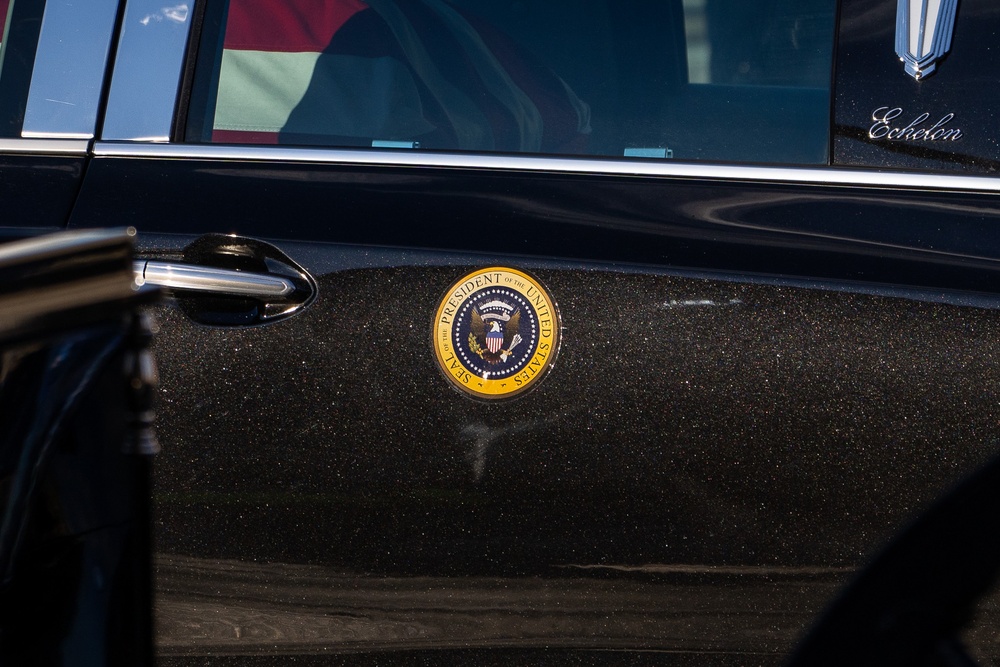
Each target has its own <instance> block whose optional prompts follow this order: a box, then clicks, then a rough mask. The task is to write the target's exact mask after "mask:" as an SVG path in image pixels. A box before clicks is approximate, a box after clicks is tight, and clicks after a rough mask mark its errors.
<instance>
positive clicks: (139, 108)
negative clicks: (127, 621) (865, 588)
mask: <svg viewBox="0 0 1000 667" xmlns="http://www.w3.org/2000/svg"><path fill="white" fill-rule="evenodd" d="M914 7H916V3H915V4H914ZM941 7H942V8H943V9H942V10H947V9H949V8H952V9H953V7H952V6H951V5H948V4H947V3H941ZM912 12H916V13H912ZM838 16H839V21H838ZM897 16H903V17H904V18H905V19H906V21H910V23H912V24H913V25H917V26H919V25H925V27H926V26H928V25H940V26H945V27H947V26H948V25H950V24H949V19H948V16H950V15H942V16H940V17H939V16H935V17H929V16H928V15H927V13H926V11H925V12H924V14H921V13H920V12H919V11H918V10H911V9H910V5H909V4H908V3H906V2H905V1H901V2H892V1H886V0H880V1H879V2H877V3H874V4H873V3H860V2H854V1H853V0H851V1H849V2H843V3H841V6H840V7H837V6H836V3H834V2H827V1H823V0H816V1H814V2H806V3H802V2H799V3H790V2H773V3H761V4H755V5H752V6H751V5H746V4H745V3H736V2H728V3H727V2H716V1H706V2H698V1H694V0H692V1H689V2H688V1H686V2H683V3H681V2H671V3H656V4H655V6H651V5H650V3H640V2H616V3H605V2H598V1H594V2H591V3H588V4H587V7H586V9H585V10H581V9H580V7H579V4H578V3H575V2H574V3H569V2H565V3H563V2H555V3H545V4H544V6H542V5H540V4H537V3H516V2H515V3H489V2H473V1H471V0H470V1H468V2H455V3H444V2H440V1H438V0H426V1H425V2H420V3H416V2H414V3H394V2H388V1H385V0H376V1H372V2H360V1H354V0H351V1H347V0H344V1H341V2H329V3H325V4H322V5H314V4H309V3H305V2H284V3H271V2H261V3H248V2H243V1H238V0H230V2H228V3H225V2H205V1H204V0H202V1H200V2H197V3H186V4H183V5H181V4H178V5H176V6H172V7H163V6H162V4H161V3H153V2H148V1H141V2H140V1H136V0H132V1H130V2H128V3H126V5H125V7H124V14H123V18H122V24H121V25H122V28H121V33H120V36H119V39H118V42H117V51H116V59H115V63H114V68H113V73H112V77H111V82H110V86H109V92H108V95H107V103H106V105H107V106H106V109H105V113H104V124H103V127H102V130H101V133H100V137H99V140H98V141H97V142H96V143H95V145H94V147H93V150H92V154H93V158H92V160H91V162H90V164H89V166H88V169H87V172H86V177H85V181H84V184H83V187H82V190H81V193H80V196H79V199H78V201H77V202H76V205H75V208H74V210H73V216H72V219H71V223H70V226H72V227H89V226H104V225H133V226H135V227H136V228H137V229H138V230H139V239H140V240H139V243H140V250H141V252H142V259H141V262H140V263H139V264H138V266H137V270H138V271H139V272H140V273H141V274H142V275H143V276H145V277H146V278H147V279H149V280H151V281H154V282H161V283H162V284H165V285H167V286H168V287H170V288H171V290H172V291H173V294H174V301H173V303H172V304H171V305H168V306H165V307H163V308H161V309H158V310H157V313H156V314H157V319H158V320H159V327H160V331H159V336H158V339H157V343H156V346H157V353H158V355H159V359H160V365H161V373H162V385H161V393H160V403H159V408H158V410H159V417H160V421H159V424H160V427H159V428H160V438H161V441H162V444H163V454H162V456H161V458H160V460H159V462H158V476H157V489H156V495H155V500H156V503H157V508H158V518H157V524H156V527H157V539H158V558H157V564H158V565H157V568H158V569H157V581H158V586H159V602H158V608H157V609H158V617H159V632H160V635H159V637H160V638H159V641H160V652H161V656H162V657H163V659H164V660H165V661H166V664H192V663H193V661H204V660H209V659H210V660H214V661H215V662H212V663H211V664H229V663H227V662H226V661H227V660H230V661H236V660H239V659H242V658H239V657H237V656H245V655H248V654H254V655H258V656H259V657H260V658H259V659H261V660H265V662H266V664H284V662H282V661H286V662H287V661H292V660H295V659H306V658H307V657H308V658H309V659H312V660H315V661H317V662H320V663H322V661H323V660H327V659H329V660H330V661H334V660H357V661H360V662H364V661H369V660H375V659H382V658H385V657H386V656H391V658H388V659H394V660H402V661H406V660H423V659H429V660H437V661H468V660H480V661H482V660H498V661H514V662H523V661H536V660H542V659H549V660H553V661H573V660H577V661H579V660H587V661H591V662H602V661H604V662H611V661H615V660H628V661H632V660H643V659H648V660H651V661H656V660H659V659H660V658H661V657H662V655H663V654H660V653H655V654H646V653H642V651H645V650H649V649H653V650H655V651H664V652H667V653H670V652H683V653H685V654H691V655H698V656H702V657H704V658H705V659H707V660H716V661H720V660H721V661H724V660H732V661H734V662H735V663H738V664H747V661H749V660H757V661H759V662H762V663H774V662H776V661H779V660H780V659H781V656H782V655H784V653H785V652H786V651H787V650H788V648H789V647H790V646H791V644H792V642H793V641H794V637H795V635H796V633H797V632H798V631H799V630H800V629H801V628H802V627H804V625H805V623H806V622H807V621H808V619H809V617H810V616H811V614H813V613H814V612H815V611H817V610H818V608H819V606H820V605H821V603H822V601H823V599H824V598H825V597H826V596H827V595H828V594H829V592H830V591H831V590H832V589H833V588H834V586H835V585H836V583H838V582H839V581H840V580H842V579H843V578H844V577H846V576H848V575H849V573H850V572H852V571H853V569H854V568H855V567H857V566H858V565H859V564H860V563H861V562H863V560H864V558H865V555H866V554H867V553H869V552H870V551H871V550H872V549H874V548H875V547H876V546H877V545H879V544H880V543H881V542H882V541H883V540H885V539H886V537H887V536H888V535H889V534H890V533H891V532H892V530H893V529H894V528H896V527H898V526H899V525H900V524H901V523H902V522H904V521H905V519H906V517H907V516H909V515H910V513H911V512H913V511H915V510H917V509H918V508H920V507H922V506H924V505H925V504H926V503H927V502H929V500H930V499H931V498H932V497H934V496H935V495H936V494H937V493H938V492H939V491H940V490H941V489H942V488H944V487H946V486H947V485H948V484H950V483H951V482H953V481H954V480H956V479H958V478H959V477H960V476H962V475H963V474H964V473H965V472H966V471H968V470H970V469H972V468H974V467H975V466H976V465H977V464H978V463H980V462H982V461H984V460H985V459H986V458H988V457H989V455H990V454H991V453H992V452H994V451H995V447H996V423H997V417H998V414H997V405H998V401H997V394H996V389H995V387H996V382H995V379H996V374H997V370H996V368H995V364H994V359H995V358H996V355H997V352H998V351H997V343H996V340H995V336H994V330H995V329H996V323H997V312H996V305H997V297H996V278H997V267H998V265H997V257H998V255H997V252H998V249H997V248H996V238H997V237H996V235H995V233H994V232H993V229H992V226H993V224H994V222H995V220H996V219H997V215H998V208H997V205H996V192H997V189H998V186H997V182H996V180H995V179H994V178H993V177H991V176H990V175H989V171H990V170H989V168H988V166H987V168H984V167H983V165H984V164H987V163H984V162H982V161H976V160H970V159H967V154H966V153H964V152H963V151H962V150H958V149H959V148H963V147H965V146H967V145H968V143H971V142H966V143H958V142H957V139H958V137H956V135H955V134H954V133H950V134H948V135H947V138H948V141H951V143H941V142H942V141H943V137H944V135H945V133H948V132H950V131H951V130H954V129H955V128H956V127H958V123H966V122H967V123H969V124H966V125H964V126H962V127H961V129H962V131H963V134H962V137H963V138H964V137H966V136H971V134H972V130H970V129H969V128H970V127H972V126H973V125H974V124H979V126H980V127H984V125H983V123H985V121H984V120H983V118H984V117H985V116H982V113H983V112H982V106H981V105H979V103H977V105H978V106H976V112H975V114H979V115H975V114H973V112H971V111H970V116H969V117H968V120H967V121H966V119H965V117H964V116H961V115H960V114H959V112H957V111H952V109H953V108H957V107H952V106H951V105H957V104H959V103H960V102H961V100H962V94H961V93H960V92H958V91H959V90H964V87H965V86H967V85H969V82H972V83H973V84H975V83H981V82H982V81H983V79H981V78H979V77H980V76H981V74H977V72H979V73H981V72H989V71H992V70H991V69H990V68H991V67H992V64H991V63H992V62H993V61H992V60H991V59H995V57H996V56H995V55H994V54H993V53H992V52H991V51H989V49H985V50H984V47H982V45H983V44H985V43H987V42H986V41H983V40H976V39H972V38H968V39H966V38H965V37H962V39H959V37H960V36H962V35H964V34H966V33H968V32H970V31H971V32H973V33H975V32H979V31H987V32H989V31H992V30H995V27H996V25H997V22H996V20H995V17H994V15H993V13H992V10H991V8H990V7H988V6H987V3H985V2H974V1H973V0H969V1H968V2H963V4H962V7H961V9H960V11H959V13H958V14H957V15H956V17H955V18H954V21H953V27H954V44H953V45H952V44H951V43H950V42H949V49H950V50H948V49H945V50H944V51H945V52H946V53H942V54H938V55H937V56H935V57H936V58H937V61H935V62H937V63H938V65H936V66H937V67H939V68H940V71H939V72H936V73H934V74H933V77H932V76H931V75H930V74H929V73H928V70H927V69H926V67H927V64H928V62H929V61H928V58H929V57H930V56H931V55H934V54H933V53H932V51H933V49H929V48H926V49H925V46H922V45H918V46H915V47H914V46H905V45H904V50H903V53H904V55H905V54H906V53H909V52H910V51H913V52H915V53H917V55H918V56H919V58H917V60H920V62H921V64H920V67H921V68H923V69H919V68H917V69H916V70H915V71H918V72H919V73H921V77H919V78H918V77H915V76H913V74H912V73H907V70H906V66H907V65H909V66H910V69H914V68H915V67H916V66H915V65H913V64H912V63H900V60H899V59H900V58H901V57H903V56H897V54H896V48H897V42H898V40H899V39H901V38H900V37H897V35H903V36H904V37H906V36H908V35H909V33H908V32H907V31H906V30H903V29H900V28H897ZM942 17H943V18H942ZM869 18H871V19H872V20H871V21H869V20H868V19H869ZM934 21H936V23H934ZM900 22H903V23H905V21H903V20H902V19H900ZM907 25H910V24H907ZM944 29H945V28H944V27H942V28H941V29H940V30H941V31H943V30H944ZM918 32H919V31H918ZM928 32H929V33H934V34H937V33H935V31H934V30H931V29H928ZM939 32H940V31H939ZM904 41H905V39H904ZM835 44H837V45H839V50H838V51H836V59H835V58H834V54H835V49H834V46H835ZM940 48H943V47H941V46H940V45H939V49H940ZM906 49H910V51H907V50H906ZM904 60H905V58H904ZM835 66H836V67H835ZM841 67H843V69H841ZM835 72H836V79H834V73H835ZM834 81H835V83H836V86H834V85H833V82H834ZM988 92H989V91H983V93H982V94H983V95H986V96H988ZM904 98H905V99H904ZM915 104H916V105H917V108H916V109H914V108H913V106H914V105H915ZM921 104H923V105H926V108H927V111H926V113H927V114H928V115H927V118H924V120H921V121H913V123H915V124H912V123H911V120H912V119H910V118H909V116H905V115H899V114H896V112H895V111H894V110H895V109H897V108H900V109H905V110H909V109H912V110H913V112H914V113H915V115H914V116H913V118H914V119H916V118H920V117H921V116H922V114H923V113H924V111H922V110H921V109H923V108H924V107H921V106H920V105H921ZM932 107H933V108H932ZM880 110H881V111H880ZM893 114H895V115H893ZM949 114H954V116H951V117H950V118H949V120H947V121H944V122H943V123H941V124H940V125H938V126H934V127H932V126H933V125H934V122H937V121H939V119H940V118H945V117H948V116H949ZM890 116H891V118H890ZM897 116H899V118H898V119H897ZM904 118H905V119H906V122H907V123H911V125H910V126H909V127H908V126H907V125H902V126H900V125H899V123H900V122H902V120H903V119H904ZM925 121H926V122H927V124H926V125H921V123H924V122H925ZM858 127H860V128H861V130H862V131H861V132H859V131H857V129H856V128H858ZM907 129H909V134H908V135H906V137H907V138H906V139H905V140H904V141H898V139H900V138H901V137H904V133H905V132H906V131H907ZM919 129H923V133H922V134H921V135H920V136H919V137H918V138H919V139H921V141H923V143H921V144H919V146H918V147H919V148H920V149H922V150H923V149H928V150H929V149H931V148H932V149H933V151H932V152H930V153H927V152H926V151H925V152H924V153H921V156H920V157H921V160H923V161H920V162H918V163H915V162H913V161H910V160H909V159H903V158H901V157H900V156H905V155H910V154H911V153H912V151H909V152H908V149H907V148H906V141H909V140H911V139H913V137H914V135H915V134H916V132H917V130H919ZM939 130H940V131H941V132H940V133H939ZM890 133H892V136H891V137H890V136H889V134H890ZM979 136H981V137H984V136H987V135H986V134H985V130H982V131H981V132H980V135H979ZM935 137H936V138H935ZM924 138H926V141H924ZM953 139H954V141H953ZM883 140H884V141H883ZM933 141H937V142H938V143H937V144H934V145H931V144H930V142H933ZM851 142H858V143H860V145H861V146H863V149H856V148H854V146H855V144H852V143H851ZM831 146H832V149H831ZM992 146H993V145H992V144H991V143H990V142H989V141H987V140H983V141H981V142H979V143H978V144H976V148H975V150H976V151H979V152H978V153H977V155H982V156H984V157H985V158H988V159H995V156H992V153H990V151H993V150H994V148H993V147H992ZM901 147H902V148H901ZM852 151H854V152H852ZM949 170H951V173H945V172H948V171H949ZM776 619H777V620H776ZM987 648H988V646H987ZM211 656H215V657H211ZM227 656H228V657H227ZM323 656H327V657H326V658H324V657H323ZM329 656H337V657H336V658H333V657H329ZM198 664H202V663H200V662H199V663H198ZM588 664H589V663H588Z"/></svg>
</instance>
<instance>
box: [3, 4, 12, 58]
mask: <svg viewBox="0 0 1000 667" xmlns="http://www.w3.org/2000/svg"><path fill="white" fill-rule="evenodd" d="M12 4H14V0H0V26H3V29H2V31H0V64H2V63H3V52H4V45H6V43H7V28H8V26H7V17H8V16H9V15H10V6H11V5H12Z"/></svg>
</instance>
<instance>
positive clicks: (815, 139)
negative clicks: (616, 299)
mask: <svg viewBox="0 0 1000 667" xmlns="http://www.w3.org/2000/svg"><path fill="white" fill-rule="evenodd" d="M759 9H760V8H759V7H758V6H757V5H754V6H753V7H752V8H751V7H749V6H747V7H744V3H740V2H737V1H735V0H685V2H683V3H681V2H680V0H675V1H674V2H659V3H649V2H638V1H627V2H614V3H612V2H608V1H607V0H587V2H585V3H581V2H579V1H577V0H574V1H572V2H570V1H569V0H559V1H553V2H544V3H527V2H496V1H495V0H458V1H456V2H445V1H444V0H419V1H412V2H399V1H398V0H370V1H367V2H362V1H361V0H335V1H330V2H325V3H322V2H309V1H307V0H294V1H292V2H284V1H282V2H279V1H278V0H231V2H230V3H229V5H228V10H227V11H226V13H225V15H221V13H220V15H219V16H218V18H217V19H216V21H215V26H214V28H213V27H212V21H208V22H207V24H208V26H209V27H208V29H207V30H206V31H205V35H204V41H203V45H202V53H203V54H206V53H208V54H211V59H208V58H205V57H204V56H203V57H202V62H203V63H204V66H203V67H202V68H201V71H199V73H198V75H197V77H198V81H197V82H196V89H200V93H196V94H195V96H194V99H195V100H196V101H198V102H197V104H198V106H197V107H196V108H195V109H194V110H193V112H192V114H191V119H192V122H190V123H189V129H190V131H189V134H188V138H189V139H190V140H193V141H206V142H217V143H251V144H283V145H307V146H337V147H374V148H407V149H421V150H447V151H456V150H457V151H476V152H503V153H533V154H556V155H584V156H625V157H643V158H669V157H675V158H680V159H709V160H730V161H741V162H746V161H748V162H787V163H823V162H825V161H826V160H827V146H828V120H829V94H830V67H831V61H832V57H831V56H832V48H833V47H832V40H833V23H834V2H833V0H809V1H808V2H798V3H792V2H789V1H787V0H781V1H779V2H772V3H770V4H769V7H768V11H759ZM210 14H211V12H210Z"/></svg>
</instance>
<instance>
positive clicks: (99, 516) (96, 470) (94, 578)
mask: <svg viewBox="0 0 1000 667" xmlns="http://www.w3.org/2000/svg"><path fill="white" fill-rule="evenodd" d="M124 340H125V338H124V331H123V327H122V326H121V324H112V325H110V326H102V327H94V328H90V329H89V330H82V331H79V332H76V333H74V334H70V335H66V336H64V337H62V338H60V339H57V340H56V341H54V342H53V343H52V344H51V345H48V346H45V345H42V346H39V345H38V342H37V341H34V342H33V343H32V344H29V345H25V346H23V347H5V348H3V349H2V352H0V355H2V357H0V378H2V380H0V409H2V412H3V414H4V415H5V419H4V420H3V426H2V427H0V481H2V483H0V488H2V489H3V490H4V493H3V495H2V496H0V508H2V511H3V523H2V531H0V566H2V567H3V571H2V573H0V575H2V577H3V580H2V581H0V661H2V662H3V664H12V665H14V664H24V665H28V664H30V665H44V666H46V667H56V666H58V667H64V666H65V667H70V666H74V665H102V666H103V665H108V666H117V665H122V666H124V665H149V664H151V661H150V657H151V645H150V639H151V634H150V625H151V624H150V619H149V606H150V601H151V598H150V593H149V575H148V568H149V560H148V553H147V550H148V549H149V538H148V530H147V527H146V521H148V509H147V503H148V499H147V498H148V493H149V467H148V466H149V461H148V460H145V459H141V458H139V457H135V456H127V455H124V454H123V453H122V451H121V446H122V443H123V442H124V440H125V434H124V431H123V429H124V420H123V418H122V414H123V412H124V410H125V406H124V405H123V404H122V399H123V398H124V397H125V392H124V391H123V389H124V387H123V385H124V382H125V378H124V377H123V374H122V371H121V368H122V365H123V361H124V354H125V345H124Z"/></svg>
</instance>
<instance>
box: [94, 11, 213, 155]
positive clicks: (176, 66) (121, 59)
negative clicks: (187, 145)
mask: <svg viewBox="0 0 1000 667" xmlns="http://www.w3.org/2000/svg"><path fill="white" fill-rule="evenodd" d="M164 4H165V3H164V2H162V0H129V2H128V4H127V5H126V7H125V16H124V18H123V19H122V30H121V36H120V37H119V40H118V52H117V55H116V56H115V69H114V74H113V75H112V77H111V88H110V92H109V94H108V106H107V111H106V113H105V117H104V127H103V128H102V130H101V137H102V138H103V139H109V140H119V141H161V142H162V141H169V140H170V129H171V126H172V124H173V119H174V104H175V102H176V98H177V93H178V89H179V88H180V83H181V73H182V71H183V69H184V53H185V48H186V46H187V41H188V34H189V33H190V31H191V22H192V16H193V15H194V11H195V4H196V2H195V0H188V1H187V2H180V3H176V4H172V5H170V6H164Z"/></svg>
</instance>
